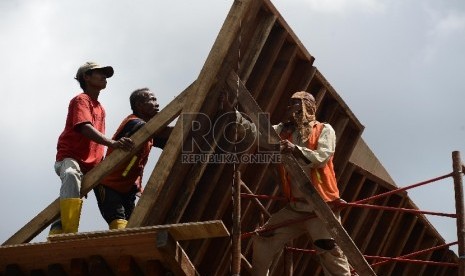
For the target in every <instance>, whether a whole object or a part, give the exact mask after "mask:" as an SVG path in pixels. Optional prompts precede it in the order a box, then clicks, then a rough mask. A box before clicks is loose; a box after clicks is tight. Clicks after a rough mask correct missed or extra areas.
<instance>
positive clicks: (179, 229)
mask: <svg viewBox="0 0 465 276" xmlns="http://www.w3.org/2000/svg"><path fill="white" fill-rule="evenodd" d="M161 230H168V231H169V232H170V234H171V235H172V236H173V238H174V239H175V240H177V241H180V240H195V239H207V238H218V237H227V236H229V232H228V229H226V226H225V225H224V224H223V222H222V221H221V220H212V221H203V222H188V223H178V224H164V225H156V226H146V227H139V228H125V229H116V230H111V231H95V232H82V233H77V234H60V235H54V236H52V237H49V241H50V242H57V241H69V240H80V239H90V238H97V237H110V236H120V235H128V234H140V233H154V232H157V231H161ZM0 252H1V247H0Z"/></svg>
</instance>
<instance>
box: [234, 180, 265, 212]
mask: <svg viewBox="0 0 465 276" xmlns="http://www.w3.org/2000/svg"><path fill="white" fill-rule="evenodd" d="M241 183H242V185H241V187H242V188H244V189H245V191H246V192H247V193H249V194H253V192H252V191H251V190H250V189H249V187H247V185H245V183H244V182H241ZM241 196H243V194H241ZM252 201H253V202H254V203H255V205H257V206H258V208H259V209H260V211H262V213H263V214H264V215H266V218H270V217H271V214H270V212H268V210H266V208H265V206H263V204H262V203H261V202H260V200H258V199H257V198H254V199H253V200H252Z"/></svg>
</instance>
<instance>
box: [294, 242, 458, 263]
mask: <svg viewBox="0 0 465 276" xmlns="http://www.w3.org/2000/svg"><path fill="white" fill-rule="evenodd" d="M451 244H453V243H451ZM451 244H447V245H442V246H441V247H444V246H448V245H451ZM285 249H286V250H288V251H292V252H298V253H307V254H316V253H317V251H316V250H313V249H302V248H294V247H288V246H286V247H285ZM415 253H417V252H415ZM423 253H424V252H423ZM364 257H365V259H371V260H384V261H383V262H379V263H375V264H373V265H372V266H375V265H380V264H384V263H388V262H391V261H398V262H407V263H416V264H428V265H438V266H453V267H457V266H458V264H457V263H447V262H435V261H425V260H415V259H405V256H404V257H382V256H367V255H364Z"/></svg>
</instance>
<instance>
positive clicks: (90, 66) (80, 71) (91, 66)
mask: <svg viewBox="0 0 465 276" xmlns="http://www.w3.org/2000/svg"><path fill="white" fill-rule="evenodd" d="M95 69H101V70H102V71H103V72H104V73H105V75H106V76H107V78H110V77H111V76H113V73H114V70H113V67H111V66H101V65H99V64H97V63H96V62H93V61H88V62H86V63H84V64H83V65H81V67H79V69H78V71H77V73H76V77H75V79H77V80H78V79H79V78H81V77H82V76H83V75H84V74H85V73H86V72H87V71H89V70H95Z"/></svg>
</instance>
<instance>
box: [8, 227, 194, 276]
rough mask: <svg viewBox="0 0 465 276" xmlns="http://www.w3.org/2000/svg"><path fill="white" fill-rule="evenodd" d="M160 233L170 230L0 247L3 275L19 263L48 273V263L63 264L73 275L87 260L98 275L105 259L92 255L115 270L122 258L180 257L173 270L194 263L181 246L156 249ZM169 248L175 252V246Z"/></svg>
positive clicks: (140, 259) (145, 260) (26, 269)
mask: <svg viewBox="0 0 465 276" xmlns="http://www.w3.org/2000/svg"><path fill="white" fill-rule="evenodd" d="M160 231H165V232H167V233H168V230H166V229H162V230H158V231H152V232H141V233H137V232H132V233H124V232H120V234H119V235H105V236H95V237H92V238H84V237H82V238H81V239H70V240H61V241H59V242H43V243H32V244H20V245H10V246H3V247H0V273H2V271H5V269H6V267H7V266H8V265H10V264H19V265H20V268H21V269H22V270H23V271H32V270H47V266H48V264H61V265H62V266H63V268H65V269H66V272H67V273H69V269H70V268H69V263H70V260H73V259H83V260H84V259H85V260H88V268H89V273H90V274H91V275H97V274H93V272H92V271H94V270H95V269H97V270H99V269H102V268H103V267H104V266H103V264H102V262H101V260H100V261H98V259H95V257H92V256H100V257H101V258H102V260H104V261H105V263H106V265H107V266H108V267H111V268H116V267H117V266H118V261H119V260H120V257H121V256H132V257H133V258H134V259H135V260H137V262H138V264H139V265H141V264H145V263H146V262H147V261H150V260H165V259H166V258H174V259H175V258H179V260H182V262H180V263H179V264H176V263H173V262H170V263H169V264H170V265H171V266H166V267H167V268H169V269H171V270H173V271H175V270H176V269H177V270H179V269H181V268H179V267H178V268H176V267H173V265H179V266H181V265H185V264H186V263H188V262H190V261H189V259H188V258H187V256H186V255H185V254H184V253H182V254H181V252H183V250H182V248H181V247H180V246H179V245H178V244H177V243H176V250H175V251H166V250H163V249H162V248H158V247H156V244H155V243H154V241H156V239H157V235H158V233H159V232H160ZM108 233H110V232H108ZM172 240H174V239H172ZM170 246H171V245H170ZM169 248H170V249H174V248H173V247H169ZM172 253H173V255H168V256H166V254H172ZM174 253H176V254H174ZM95 263H97V265H96V264H95ZM99 263H100V264H99ZM95 266H97V267H95ZM98 275H101V274H98ZM191 275H193V274H191Z"/></svg>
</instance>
